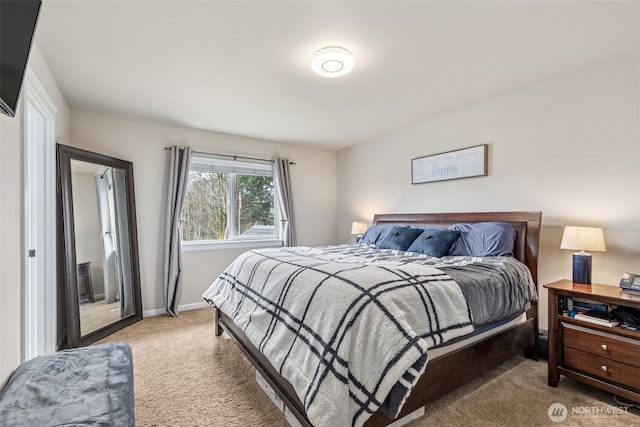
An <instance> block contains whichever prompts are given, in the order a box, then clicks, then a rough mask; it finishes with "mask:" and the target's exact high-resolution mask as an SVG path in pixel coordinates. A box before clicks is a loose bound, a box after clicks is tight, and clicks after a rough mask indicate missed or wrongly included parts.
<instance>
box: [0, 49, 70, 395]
mask: <svg viewBox="0 0 640 427" xmlns="http://www.w3.org/2000/svg"><path fill="white" fill-rule="evenodd" d="M29 68H30V69H31V70H32V71H33V72H34V74H35V76H36V78H37V79H38V80H39V82H40V83H41V84H42V86H43V87H44V89H45V90H46V91H47V94H48V95H49V97H50V98H51V100H52V101H53V102H54V103H55V105H56V107H57V108H58V113H57V116H56V139H57V140H58V141H66V140H67V139H68V134H69V107H68V106H67V103H66V101H65V100H64V98H63V97H62V95H61V94H60V91H59V90H58V87H57V86H56V83H55V81H54V80H53V77H52V76H51V73H50V71H49V68H48V67H47V64H46V62H45V60H44V58H43V57H42V54H41V53H40V50H39V49H38V47H37V46H36V45H33V46H32V48H31V53H30V56H29ZM22 93H24V87H23V91H22ZM23 104H24V102H23V100H22V95H21V99H20V101H19V103H18V111H17V113H16V117H13V118H10V117H6V116H0V200H2V203H1V204H0V243H1V244H0V384H3V383H4V381H5V380H6V379H7V378H8V376H9V375H10V374H11V372H13V370H14V369H15V368H17V367H18V365H19V364H20V362H21V353H22V351H21V350H22V333H21V326H20V325H21V324H22V304H23V302H22V289H23V287H24V283H23V276H22V271H21V265H22V261H23V259H24V257H23V255H24V247H23V245H22V218H23V215H24V209H23V176H22V175H23V170H24V168H23V162H24V159H23V152H24V149H23V147H24V144H23V140H22V138H23V129H22V127H23V124H22V118H23V114H22V108H23Z"/></svg>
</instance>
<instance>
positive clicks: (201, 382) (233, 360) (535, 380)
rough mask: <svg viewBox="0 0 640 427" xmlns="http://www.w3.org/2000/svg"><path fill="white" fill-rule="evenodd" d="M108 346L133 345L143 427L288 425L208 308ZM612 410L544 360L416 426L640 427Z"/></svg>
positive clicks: (638, 415)
mask: <svg viewBox="0 0 640 427" xmlns="http://www.w3.org/2000/svg"><path fill="white" fill-rule="evenodd" d="M108 341H125V342H128V343H130V344H131V345H132V348H133V357H134V381H135V393H136V420H137V425H138V426H142V427H144V426H185V427H186V426H215V427H217V426H224V427H247V426H287V425H288V423H287V422H286V420H285V418H284V416H283V415H282V413H281V412H280V411H279V410H278V409H277V408H276V407H275V405H273V403H272V402H271V401H270V400H269V398H268V397H267V396H266V395H265V393H264V392H263V391H262V390H261V389H260V388H259V386H258V385H257V384H256V382H255V370H254V369H253V367H252V366H251V364H250V363H249V362H248V361H247V360H246V358H245V357H244V355H243V353H242V352H241V351H240V349H239V348H238V347H237V345H236V344H234V342H233V341H231V340H230V339H229V338H228V337H227V336H226V334H223V335H222V336H221V337H215V335H214V332H213V310H211V309H209V308H205V309H199V310H193V311H186V312H183V313H181V314H180V316H179V317H178V318H172V317H167V316H157V317H151V318H147V319H144V320H143V321H141V322H138V323H136V324H134V325H132V326H130V327H128V328H126V329H123V330H122V331H119V332H117V333H115V334H114V335H112V336H110V337H109V338H107V339H105V340H103V341H101V342H108ZM553 403H562V404H564V405H565V406H566V407H567V408H568V411H569V416H568V418H567V419H566V420H565V421H564V422H561V423H553V422H551V421H550V419H549V417H548V415H547V411H548V409H549V406H550V405H551V404H553ZM573 408H576V409H575V410H576V411H581V412H582V414H573V415H572V414H571V412H572V410H573ZM607 408H617V405H615V403H614V402H613V401H612V399H611V395H610V394H608V393H604V392H601V391H599V390H596V389H594V388H591V387H588V386H586V385H582V384H580V383H578V382H576V381H573V380H571V379H568V378H564V377H563V378H562V379H561V380H560V385H559V386H558V388H551V387H548V386H547V365H546V361H545V360H541V361H538V362H535V361H532V360H528V359H524V358H520V357H518V358H515V359H513V360H511V361H509V362H507V363H505V364H503V365H501V366H500V367H498V368H496V369H495V370H493V371H491V372H490V373H488V374H486V375H484V376H483V377H481V378H479V379H477V380H475V381H473V382H471V383H469V384H467V385H465V386H463V387H461V388H459V389H457V390H455V391H453V392H452V393H450V394H448V395H446V396H444V397H443V398H441V399H439V400H437V401H436V402H433V403H432V404H430V405H428V407H427V408H426V415H425V416H424V417H423V418H421V419H419V420H416V421H414V422H412V423H411V424H410V426H411V427H427V426H447V427H449V426H454V427H455V426H460V427H469V426H472V427H475V426H487V427H488V426H492V427H493V426H509V427H511V426H516V425H517V426H545V425H548V426H551V425H555V426H606V427H615V426H631V425H640V411H638V410H637V409H630V410H629V411H628V412H627V413H625V414H619V415H617V416H611V415H607V414H606V413H602V412H604V411H607V410H611V409H607ZM585 411H591V412H592V413H591V414H590V415H588V414H586V415H585V414H584V412H585ZM598 411H599V412H601V413H600V414H597V413H595V412H598ZM335 427H340V426H335Z"/></svg>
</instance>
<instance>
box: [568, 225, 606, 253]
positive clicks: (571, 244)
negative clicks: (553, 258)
mask: <svg viewBox="0 0 640 427" xmlns="http://www.w3.org/2000/svg"><path fill="white" fill-rule="evenodd" d="M560 249H573V250H579V251H595V252H606V250H607V249H606V247H605V244H604V233H603V232H602V228H594V227H575V226H567V227H565V228H564V234H563V235H562V243H560Z"/></svg>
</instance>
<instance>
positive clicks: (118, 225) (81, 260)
mask: <svg viewBox="0 0 640 427" xmlns="http://www.w3.org/2000/svg"><path fill="white" fill-rule="evenodd" d="M58 182H59V186H60V187H59V190H60V199H59V200H60V214H61V215H60V219H61V223H62V243H63V247H64V287H65V295H66V309H67V316H66V321H67V325H66V330H67V343H68V347H79V346H84V345H88V344H91V343H93V342H95V341H97V340H99V339H101V338H104V337H105V336H107V335H109V334H112V333H113V332H115V331H117V330H119V329H122V328H124V327H125V326H128V325H131V324H132V323H135V322H137V321H138V320H141V319H142V301H141V298H140V268H139V264H138V237H137V232H136V212H135V200H134V191H133V164H132V163H131V162H128V161H126V160H120V159H116V158H113V157H109V156H105V155H102V154H97V153H92V152H90V151H85V150H81V149H79V148H75V147H69V146H66V145H61V144H58ZM60 306H61V305H60Z"/></svg>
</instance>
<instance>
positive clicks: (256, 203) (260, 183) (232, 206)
mask: <svg viewBox="0 0 640 427" xmlns="http://www.w3.org/2000/svg"><path fill="white" fill-rule="evenodd" d="M275 217H276V211H275V203H274V183H273V172H272V168H271V165H262V164H252V163H245V162H235V161H223V160H217V159H209V158H199V157H198V158H194V159H193V161H192V165H191V171H190V173H189V182H188V184H187V193H186V195H185V201H184V207H183V211H182V218H181V222H180V231H181V234H182V240H183V241H185V242H188V241H211V240H242V239H245V240H246V239H251V240H256V239H274V238H275V237H276V236H275V226H274V225H275V220H276V218H275Z"/></svg>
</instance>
